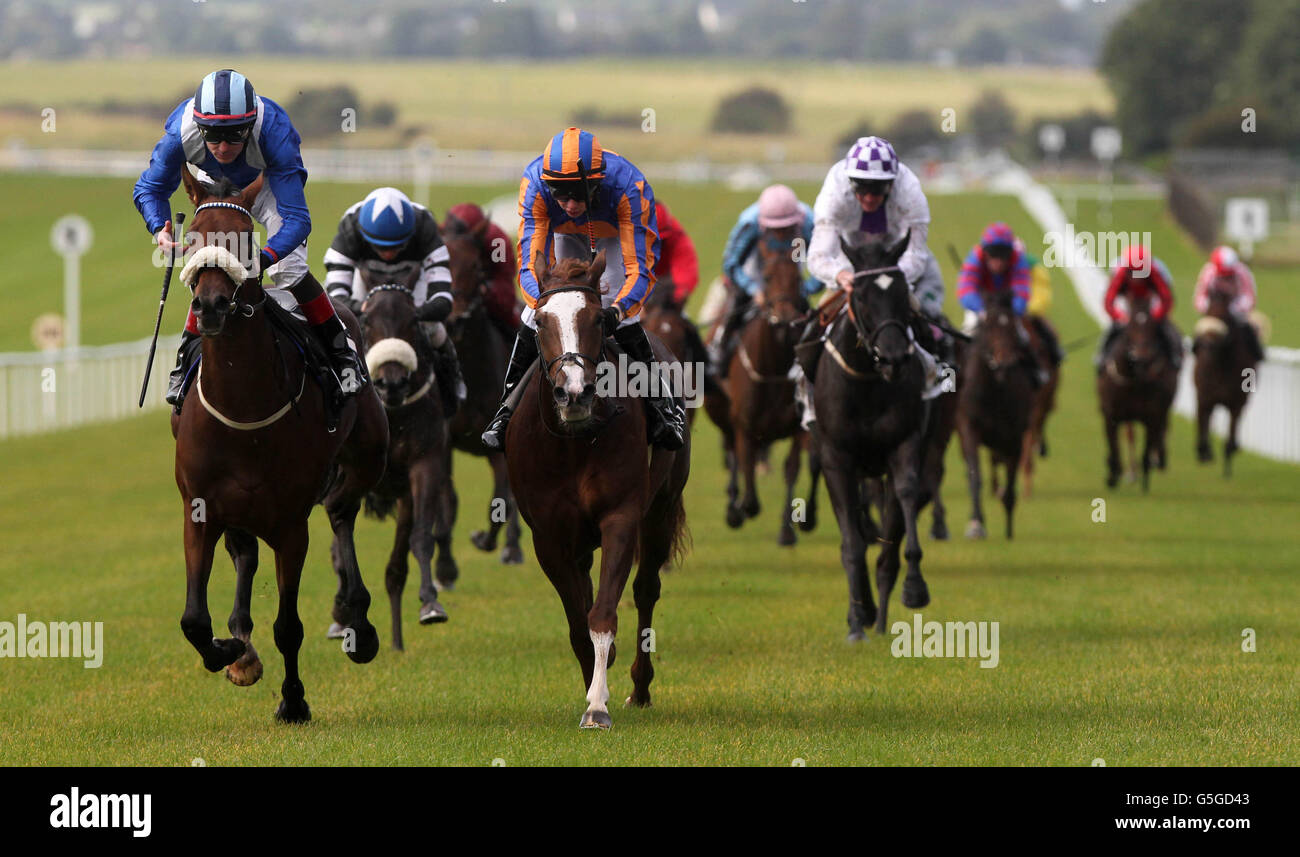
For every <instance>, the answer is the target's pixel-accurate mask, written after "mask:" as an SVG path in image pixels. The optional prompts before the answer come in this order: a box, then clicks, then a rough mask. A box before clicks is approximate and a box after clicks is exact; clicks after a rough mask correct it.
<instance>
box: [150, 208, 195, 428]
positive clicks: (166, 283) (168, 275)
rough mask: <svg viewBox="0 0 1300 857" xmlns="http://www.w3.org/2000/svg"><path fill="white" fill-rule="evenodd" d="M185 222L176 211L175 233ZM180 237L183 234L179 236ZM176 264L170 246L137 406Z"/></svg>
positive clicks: (181, 214) (156, 343) (155, 344)
mask: <svg viewBox="0 0 1300 857" xmlns="http://www.w3.org/2000/svg"><path fill="white" fill-rule="evenodd" d="M184 223H185V215H184V213H182V212H177V213H176V235H178V236H181V227H182V226H183V225H184ZM181 237H182V238H183V237H184V236H181ZM175 264H176V248H174V247H173V248H172V249H171V251H169V252H168V254H167V268H166V270H165V271H164V273H163V284H162V295H161V296H160V297H159V298H158V318H157V320H155V321H154V324H153V340H152V341H151V342H150V343H149V362H147V363H145V364H144V383H143V384H141V385H140V403H139V405H138V407H141V408H143V407H144V396H145V393H146V392H147V391H148V389H149V373H150V372H152V371H153V355H154V351H156V350H157V348H158V331H159V330H161V329H162V317H163V307H164V306H166V305H167V290H168V289H169V288H170V287H171V284H172V268H173V267H174V266H175Z"/></svg>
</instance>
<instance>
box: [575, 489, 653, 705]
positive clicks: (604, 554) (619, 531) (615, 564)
mask: <svg viewBox="0 0 1300 857" xmlns="http://www.w3.org/2000/svg"><path fill="white" fill-rule="evenodd" d="M638 505H639V504H638ZM640 517H641V514H640V509H639V508H638V507H637V506H631V507H627V506H625V507H624V508H621V509H615V510H614V511H612V512H610V513H609V514H607V515H606V516H605V518H604V520H603V521H601V525H600V587H599V588H598V589H597V590H596V601H595V603H594V604H593V605H592V607H591V610H589V611H588V612H587V629H588V631H589V632H590V634H591V645H592V649H593V651H594V655H595V672H593V673H592V676H591V683H590V684H589V685H588V686H587V710H586V711H585V712H584V713H583V715H582V720H581V721H580V722H579V724H578V725H579V726H581V727H582V728H584V729H591V728H600V729H608V728H609V727H610V726H612V725H613V720H612V719H611V718H610V716H609V709H608V708H607V706H606V703H608V702H609V683H608V668H609V666H610V665H612V664H613V662H614V637H615V635H617V634H618V602H619V599H621V598H622V597H623V588H624V587H625V586H626V585H627V577H628V574H629V573H630V572H631V571H632V561H633V559H634V558H635V552H636V547H637V529H638V525H639V524H640V520H639V518H640Z"/></svg>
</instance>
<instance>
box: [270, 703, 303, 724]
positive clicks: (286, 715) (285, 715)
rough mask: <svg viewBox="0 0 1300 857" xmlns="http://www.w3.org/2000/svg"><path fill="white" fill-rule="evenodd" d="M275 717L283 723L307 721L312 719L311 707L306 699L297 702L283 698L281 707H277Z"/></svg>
mask: <svg viewBox="0 0 1300 857" xmlns="http://www.w3.org/2000/svg"><path fill="white" fill-rule="evenodd" d="M275 719H276V720H278V721H280V722H281V723H306V722H307V721H309V720H311V708H310V707H309V706H308V705H307V700H305V699H299V700H297V701H296V702H290V701H289V700H287V699H282V700H280V705H279V707H278V708H276V709H275Z"/></svg>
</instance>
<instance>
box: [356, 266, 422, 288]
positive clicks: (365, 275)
mask: <svg viewBox="0 0 1300 857" xmlns="http://www.w3.org/2000/svg"><path fill="white" fill-rule="evenodd" d="M352 270H354V271H356V273H357V276H358V277H360V278H361V291H362V292H363V293H364V294H367V295H368V294H370V273H369V272H368V271H366V267H365V265H358V266H357V267H355V268H353V269H352ZM417 270H418V269H417Z"/></svg>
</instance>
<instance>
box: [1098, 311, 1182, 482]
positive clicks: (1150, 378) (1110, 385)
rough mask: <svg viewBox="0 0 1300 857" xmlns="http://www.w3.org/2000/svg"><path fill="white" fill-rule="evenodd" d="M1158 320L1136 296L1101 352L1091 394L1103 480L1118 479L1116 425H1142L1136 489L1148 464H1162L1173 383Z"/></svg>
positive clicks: (1148, 471)
mask: <svg viewBox="0 0 1300 857" xmlns="http://www.w3.org/2000/svg"><path fill="white" fill-rule="evenodd" d="M1160 324H1161V322H1160V321H1159V320H1158V319H1157V318H1156V317H1155V316H1153V315H1152V314H1151V312H1150V309H1149V307H1148V306H1147V305H1146V304H1145V303H1143V302H1136V303H1135V304H1134V305H1133V307H1132V315H1131V317H1130V319H1129V321H1128V323H1127V324H1126V325H1125V326H1124V329H1123V331H1121V332H1120V335H1119V336H1117V337H1116V338H1115V342H1114V344H1113V345H1112V346H1111V348H1110V351H1109V353H1107V354H1106V355H1104V357H1103V360H1104V362H1103V364H1102V371H1101V372H1100V373H1099V374H1098V375H1097V398H1098V400H1099V401H1100V402H1101V415H1102V419H1103V421H1104V422H1105V426H1106V448H1107V454H1106V486H1107V487H1109V488H1114V487H1115V485H1116V484H1117V483H1118V482H1119V471H1120V461H1119V444H1118V433H1119V427H1120V425H1121V424H1123V423H1133V422H1138V423H1142V425H1143V427H1144V428H1145V429H1146V432H1145V435H1146V436H1145V446H1144V447H1143V450H1142V490H1143V491H1144V492H1145V491H1147V490H1149V488H1150V483H1151V467H1152V466H1153V465H1154V466H1155V467H1157V468H1159V469H1160V470H1164V469H1165V464H1166V454H1165V431H1166V430H1167V429H1168V427H1169V408H1170V407H1171V406H1172V405H1173V402H1174V393H1175V391H1176V390H1177V388H1178V372H1177V370H1176V369H1174V365H1173V363H1172V362H1170V360H1169V358H1168V356H1167V355H1166V354H1165V350H1164V347H1163V344H1162V340H1163V334H1162V333H1161V330H1160Z"/></svg>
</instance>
